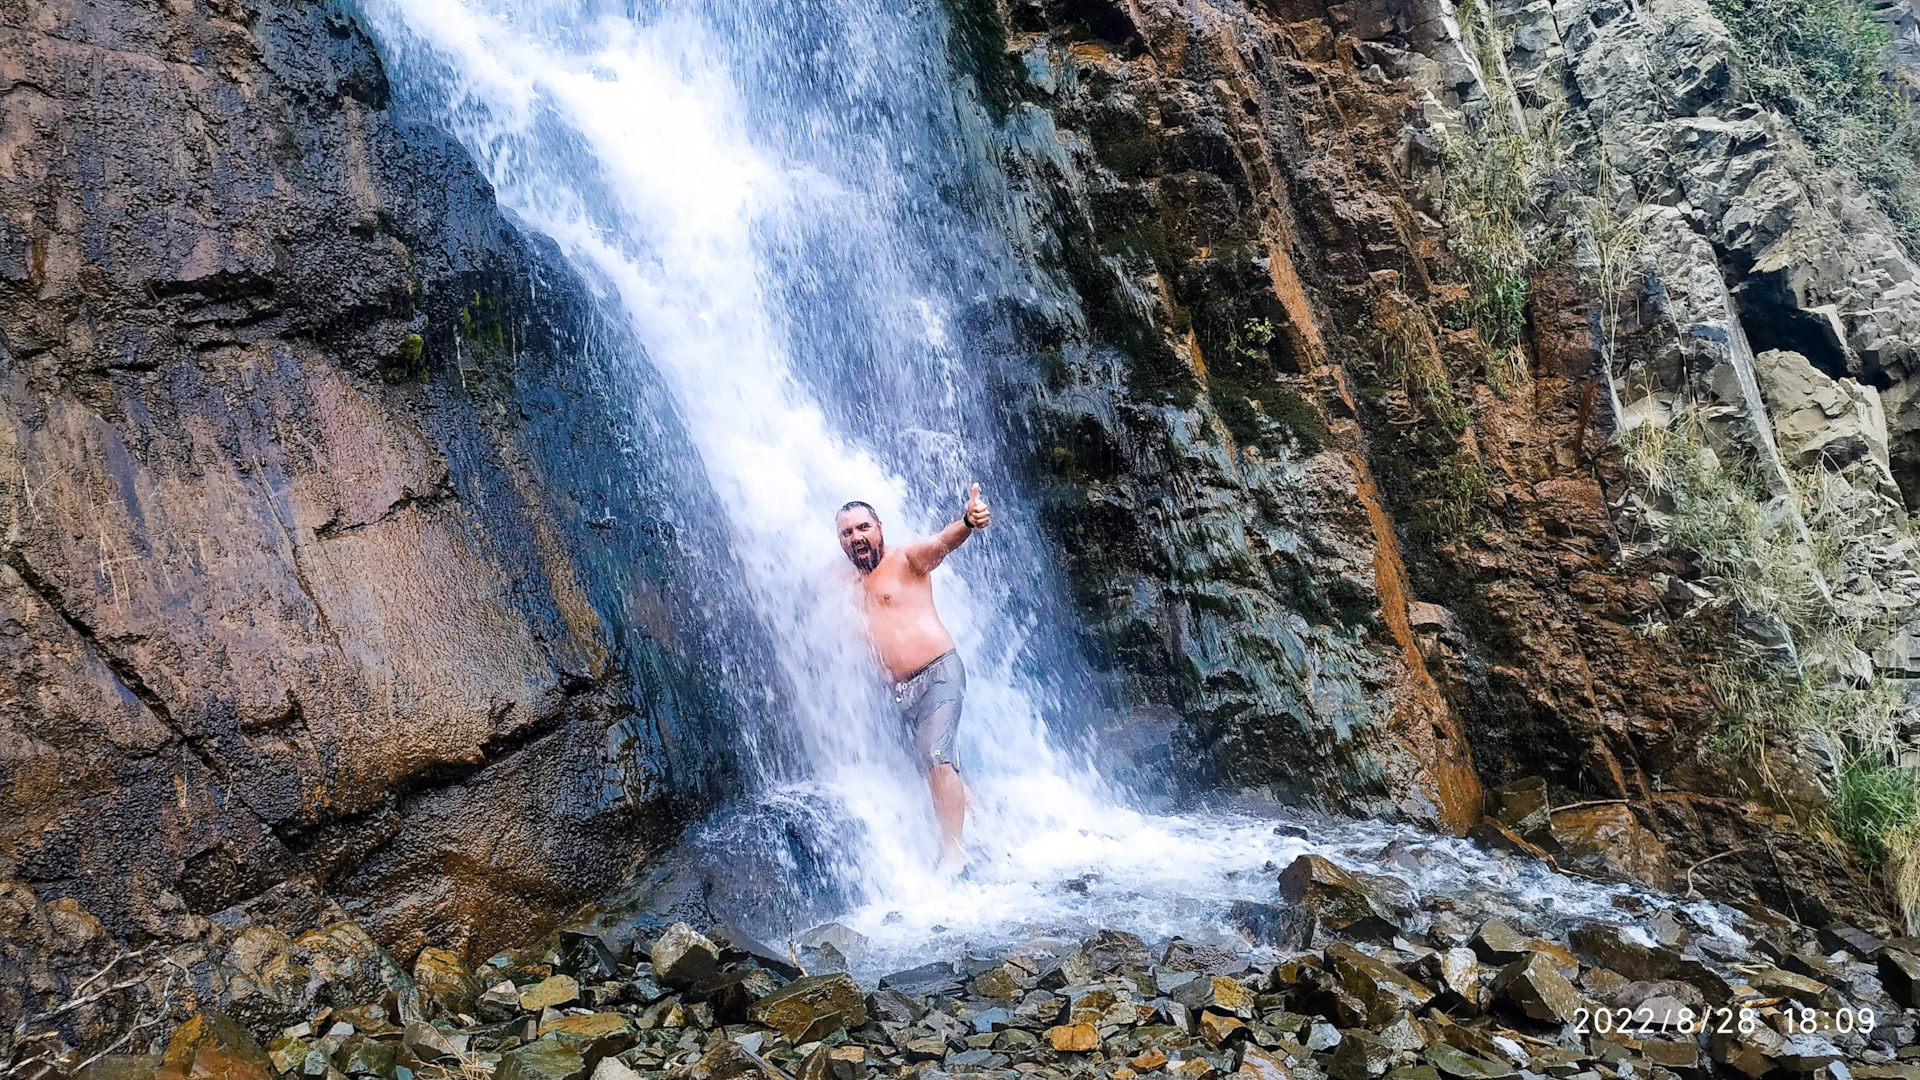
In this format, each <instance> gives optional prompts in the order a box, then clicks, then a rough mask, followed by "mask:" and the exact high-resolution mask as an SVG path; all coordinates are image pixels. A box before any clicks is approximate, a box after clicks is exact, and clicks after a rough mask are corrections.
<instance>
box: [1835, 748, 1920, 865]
mask: <svg viewBox="0 0 1920 1080" xmlns="http://www.w3.org/2000/svg"><path fill="white" fill-rule="evenodd" d="M1828 812H1829V813H1830V814H1831V815H1832V816H1833V826H1834V831H1835V832H1837V833H1839V834H1840V836H1841V837H1842V838H1844V839H1845V840H1847V841H1848V842H1849V843H1851V844H1853V846H1854V847H1856V848H1858V849H1859V850H1860V852H1861V854H1862V855H1863V856H1864V857H1865V858H1866V859H1867V861H1868V862H1869V863H1871V864H1883V863H1885V862H1886V861H1887V860H1888V859H1889V858H1890V857H1891V856H1892V855H1894V854H1895V852H1897V851H1899V850H1900V848H1899V847H1897V846H1896V844H1897V843H1898V842H1899V841H1900V840H1901V838H1904V837H1908V836H1911V835H1912V833H1913V831H1914V829H1915V827H1916V826H1920V789H1916V788H1915V786H1914V777H1913V774H1912V773H1910V772H1907V771H1906V770H1905V769H1902V768H1899V767H1898V766H1895V765H1891V764H1888V763H1886V762H1884V761H1874V760H1872V759H1871V758H1867V757H1862V758H1858V759H1856V760H1855V761H1854V762H1853V763H1852V764H1850V765H1848V766H1847V768H1846V771H1844V772H1842V773H1841V774H1840V781H1839V783H1838V784H1837V785H1835V788H1834V793H1833V801H1832V802H1831V803H1830V804H1828Z"/></svg>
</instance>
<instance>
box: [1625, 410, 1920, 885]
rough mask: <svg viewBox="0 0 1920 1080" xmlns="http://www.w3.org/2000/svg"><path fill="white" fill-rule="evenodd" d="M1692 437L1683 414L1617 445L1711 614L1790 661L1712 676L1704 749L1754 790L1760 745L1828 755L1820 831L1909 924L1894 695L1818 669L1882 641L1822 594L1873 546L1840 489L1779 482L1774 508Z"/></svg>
mask: <svg viewBox="0 0 1920 1080" xmlns="http://www.w3.org/2000/svg"><path fill="white" fill-rule="evenodd" d="M1701 431H1702V428H1701V423H1700V419H1699V418H1698V417H1697V416H1695V415H1693V414H1692V413H1691V412H1689V411H1685V410H1682V411H1681V412H1680V413H1679V414H1678V415H1676V416H1674V417H1673V418H1672V419H1671V421H1670V422H1668V423H1666V424H1664V425H1663V424H1660V423H1658V422H1645V423H1642V424H1640V425H1639V426H1637V427H1634V428H1631V429H1629V430H1628V431H1626V432H1625V433H1623V435H1622V437H1621V442H1622V445H1623V449H1624V451H1625V456H1626V460H1627V463H1628V464H1629V465H1630V466H1632V467H1633V468H1634V470H1635V471H1636V472H1637V473H1639V475H1640V476H1641V477H1642V478H1643V480H1644V482H1645V484H1646V487H1647V489H1648V490H1649V492H1650V493H1651V494H1652V495H1654V496H1655V497H1657V498H1664V499H1665V500H1666V501H1667V502H1668V503H1670V505H1671V513H1672V517H1671V520H1670V522H1669V524H1668V529H1667V540H1666V542H1667V545H1668V546H1669V547H1670V548H1671V549H1673V550H1675V551H1677V552H1684V553H1688V554H1691V555H1692V557H1693V558H1694V559H1696V560H1697V561H1698V563H1699V565H1700V567H1701V569H1702V570H1704V571H1705V572H1706V574H1707V575H1708V577H1710V578H1711V579H1712V583H1713V588H1714V592H1715V593H1716V595H1717V597H1718V599H1717V601H1716V603H1718V604H1735V605H1738V608H1739V609H1741V610H1742V611H1744V612H1745V613H1747V614H1748V615H1750V616H1759V617H1762V618H1768V617H1770V618H1774V619H1778V620H1779V622H1780V624H1781V625H1782V626H1783V627H1784V628H1785V629H1786V630H1787V631H1788V633H1789V635H1790V636H1791V638H1792V640H1793V641H1794V643H1795V645H1796V648H1797V650H1798V654H1799V656H1800V659H1801V663H1800V664H1799V665H1797V666H1788V665H1782V664H1779V663H1776V662H1772V661H1769V660H1767V659H1765V658H1763V657H1761V656H1759V655H1757V654H1755V653H1754V652H1753V651H1752V650H1747V651H1745V652H1735V653H1734V654H1732V655H1730V656H1728V657H1726V658H1725V659H1723V660H1722V661H1721V662H1720V663H1719V664H1718V665H1716V667H1715V668H1714V669H1713V670H1712V671H1710V672H1709V682H1710V683H1711V684H1712V685H1713V686H1714V688H1715V690H1716V692H1717V693H1718V695H1719V697H1720V699H1721V701H1722V707H1723V713H1724V722H1723V725H1722V728H1721V730H1720V732H1719V733H1718V734H1717V735H1716V736H1715V738H1714V739H1713V740H1712V741H1711V742H1710V744H1709V745H1708V747H1707V749H1708V751H1709V752H1739V753H1742V754H1744V755H1746V756H1747V757H1748V758H1749V759H1750V760H1752V761H1754V762H1755V763H1756V764H1757V765H1758V767H1759V768H1760V770H1761V773H1762V776H1763V778H1765V777H1770V775H1771V774H1770V770H1769V765H1768V760H1767V755H1768V751H1769V747H1770V745H1774V744H1780V743H1784V744H1793V743H1800V744H1810V745H1818V746H1824V747H1829V748H1832V750H1833V753H1834V754H1835V755H1837V756H1838V758H1839V761H1838V762H1836V767H1837V768H1838V769H1839V771H1838V773H1837V774H1836V775H1834V776H1830V777H1825V778H1822V779H1823V780H1824V781H1825V782H1826V783H1828V785H1829V787H1830V793H1831V794H1830V800H1829V802H1828V804H1827V805H1826V807H1825V808H1824V809H1823V810H1822V812H1821V813H1820V815H1818V816H1819V818H1820V819H1821V820H1823V821H1824V823H1825V824H1826V825H1827V826H1828V827H1829V828H1830V829H1831V830H1832V831H1833V832H1834V833H1835V834H1836V835H1838V836H1839V837H1841V838H1842V839H1844V840H1846V841H1847V842H1848V843H1849V844H1851V845H1852V846H1853V847H1854V849H1855V850H1856V851H1857V852H1858V853H1859V855H1860V857H1861V859H1862V860H1863V861H1864V862H1865V863H1867V864H1868V865H1886V866H1887V868H1888V871H1889V873H1890V875H1891V879H1892V881H1893V882H1894V885H1895V894H1896V896H1897V897H1898V898H1899V899H1900V900H1901V902H1902V903H1904V904H1906V905H1907V906H1908V907H1909V908H1910V909H1916V914H1920V869H1917V868H1916V867H1917V866H1920V858H1916V857H1915V854H1916V853H1915V843H1914V841H1915V838H1916V836H1917V835H1920V822H1917V821H1916V818H1915V814H1914V807H1915V803H1914V800H1915V797H1916V788H1915V784H1916V777H1915V776H1914V774H1913V773H1912V772H1911V771H1910V770H1907V769H1903V768H1901V767H1900V766H1899V764H1898V758H1897V757H1896V755H1897V753H1898V734H1897V732H1898V727H1897V720H1898V717H1899V716H1900V714H1901V710H1902V707H1903V706H1902V700H1903V696H1904V695H1903V692H1902V691H1901V689H1900V688H1899V687H1898V686H1897V685H1895V684H1894V682H1893V681H1892V680H1889V679H1887V678H1885V677H1882V676H1878V675H1875V676H1874V677H1872V678H1870V679H1868V680H1867V681H1866V683H1865V685H1854V684H1853V683H1852V682H1851V681H1850V680H1848V679H1842V678H1835V677H1834V676H1832V675H1830V674H1827V673H1825V672H1823V671H1821V670H1820V664H1819V662H1818V658H1820V657H1838V656H1843V655H1851V654H1855V653H1857V652H1858V651H1860V650H1861V649H1862V648H1863V646H1865V645H1866V644H1867V643H1868V642H1869V641H1871V640H1872V639H1873V637H1874V636H1875V635H1876V634H1877V633H1884V632H1885V631H1886V630H1887V629H1888V628H1887V627H1884V626H1878V625H1876V624H1874V623H1872V622H1870V621H1867V620H1866V619H1864V618H1863V617H1862V616H1861V615H1859V614H1857V613H1856V612H1854V611H1853V610H1851V609H1849V608H1848V607H1847V606H1846V605H1844V604H1842V603H1840V602H1838V601H1836V599H1835V598H1834V596H1833V593H1832V590H1831V588H1830V586H1829V584H1828V583H1829V582H1832V581H1840V580H1846V578H1847V577H1848V576H1850V574H1851V573H1852V570H1851V569H1850V568H1852V567H1856V566H1863V565H1870V564H1871V562H1872V558H1873V554H1872V552H1871V551H1870V550H1869V549H1868V545H1871V544H1873V543H1875V539H1874V537H1873V536H1872V534H1863V533H1861V532H1859V531H1857V529H1856V527H1855V526H1854V525H1853V524H1852V518H1851V516H1850V514H1849V508H1848V496H1849V494H1850V493H1851V485H1850V484H1849V482H1848V481H1847V480H1846V479H1845V478H1844V477H1841V476H1839V475H1837V474H1834V473H1832V472H1828V471H1826V470H1824V469H1818V470H1812V471H1808V472H1805V473H1800V474H1794V475H1790V476H1789V477H1788V480H1789V483H1790V490H1788V491H1786V492H1782V493H1779V494H1774V493H1772V492H1771V491H1770V490H1769V485H1768V484H1767V483H1766V482H1765V478H1764V475H1763V474H1762V473H1761V471H1760V470H1759V469H1758V467H1757V466H1756V465H1755V463H1753V462H1751V461H1750V460H1746V459H1743V458H1739V457H1736V456H1732V455H1731V454H1723V453H1716V452H1715V451H1714V450H1713V449H1712V448H1710V447H1709V446H1708V445H1707V443H1706V440H1705V439H1704V437H1703V436H1702V434H1701ZM1908 528H1909V530H1913V529H1914V528H1915V525H1914V524H1912V523H1910V524H1909V525H1908ZM1769 782H1771V781H1770V780H1769ZM1903 881H1904V882H1905V884H1904V885H1903V884H1902V882H1903Z"/></svg>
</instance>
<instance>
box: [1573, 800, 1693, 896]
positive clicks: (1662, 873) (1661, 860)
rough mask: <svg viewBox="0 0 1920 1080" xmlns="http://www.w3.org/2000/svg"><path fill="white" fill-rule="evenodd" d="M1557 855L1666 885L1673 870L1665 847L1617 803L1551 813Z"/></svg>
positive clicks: (1610, 872) (1578, 863) (1609, 872)
mask: <svg viewBox="0 0 1920 1080" xmlns="http://www.w3.org/2000/svg"><path fill="white" fill-rule="evenodd" d="M1552 833H1553V838H1554V840H1556V841H1557V842H1558V843H1559V845H1560V848H1561V851H1562V854H1561V855H1560V856H1559V857H1560V858H1561V859H1562V860H1563V861H1565V862H1566V863H1568V864H1569V865H1571V866H1575V867H1578V868H1581V869H1586V870H1589V871H1597V872H1599V873H1602V874H1607V875H1611V876H1616V877H1623V878H1629V879H1631V880H1634V881H1639V882H1644V883H1646V884H1648V885H1652V886H1654V887H1655V888H1661V889H1664V888H1669V887H1671V886H1672V884H1673V871H1672V870H1671V869H1669V868H1668V865H1667V846H1666V845H1665V844H1663V843H1661V842H1660V838H1659V837H1658V836H1655V835H1654V834H1653V832H1652V831H1651V830H1650V829H1648V828H1646V827H1645V826H1643V825H1641V824H1640V819H1639V818H1637V817H1635V816H1634V813H1633V810H1632V808H1630V807H1627V806H1625V805H1622V804H1619V803H1609V804H1606V805H1602V806H1587V807H1582V808H1580V809H1578V810H1562V811H1560V812H1559V813H1557V814H1555V815H1553V827H1552Z"/></svg>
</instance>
